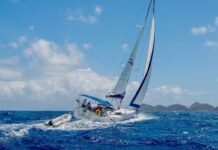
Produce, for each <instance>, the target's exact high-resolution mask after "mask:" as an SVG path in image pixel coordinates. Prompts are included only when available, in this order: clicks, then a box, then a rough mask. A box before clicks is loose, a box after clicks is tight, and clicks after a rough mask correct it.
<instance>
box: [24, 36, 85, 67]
mask: <svg viewBox="0 0 218 150" xmlns="http://www.w3.org/2000/svg"><path fill="white" fill-rule="evenodd" d="M63 49H64V51H63V52H61V48H60V47H59V46H58V45H57V44H56V43H54V42H52V41H47V40H44V39H39V40H36V41H34V42H33V43H32V44H31V46H30V47H29V48H27V49H25V51H24V54H25V55H26V56H28V57H33V59H34V61H37V63H39V64H41V63H44V64H47V65H71V66H77V65H79V64H81V63H82V62H83V61H84V55H83V53H82V52H80V51H79V50H78V47H77V45H76V44H67V45H66V46H64V47H63Z"/></svg>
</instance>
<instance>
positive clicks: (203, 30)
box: [191, 26, 215, 36]
mask: <svg viewBox="0 0 218 150" xmlns="http://www.w3.org/2000/svg"><path fill="white" fill-rule="evenodd" d="M209 32H215V29H214V28H211V27H209V26H208V27H206V26H200V27H193V28H192V29H191V33H192V34H193V35H196V36H198V35H204V34H207V33H209Z"/></svg>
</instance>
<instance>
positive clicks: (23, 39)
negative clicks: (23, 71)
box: [9, 35, 28, 49]
mask: <svg viewBox="0 0 218 150" xmlns="http://www.w3.org/2000/svg"><path fill="white" fill-rule="evenodd" d="M27 41H28V39H27V37H26V36H24V35H23V36H20V37H19V38H18V40H17V41H16V42H11V43H9V46H10V47H11V48H13V49H17V48H19V47H20V46H22V45H24V44H25V43H27Z"/></svg>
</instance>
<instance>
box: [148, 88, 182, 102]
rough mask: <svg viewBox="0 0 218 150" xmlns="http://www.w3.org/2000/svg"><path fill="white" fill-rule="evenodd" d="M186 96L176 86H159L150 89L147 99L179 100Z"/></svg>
mask: <svg viewBox="0 0 218 150" xmlns="http://www.w3.org/2000/svg"><path fill="white" fill-rule="evenodd" d="M185 94H186V90H185V89H183V88H181V87H180V86H177V85H161V86H159V87H156V88H154V89H151V91H150V93H149V97H151V98H161V97H162V98H163V97H165V98H174V99H178V98H181V97H182V96H184V95H185Z"/></svg>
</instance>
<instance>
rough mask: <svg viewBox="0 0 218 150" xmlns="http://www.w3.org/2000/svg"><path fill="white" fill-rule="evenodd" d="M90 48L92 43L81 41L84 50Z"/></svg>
mask: <svg viewBox="0 0 218 150" xmlns="http://www.w3.org/2000/svg"><path fill="white" fill-rule="evenodd" d="M91 48H92V43H89V42H88V43H83V49H85V50H89V49H91Z"/></svg>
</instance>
